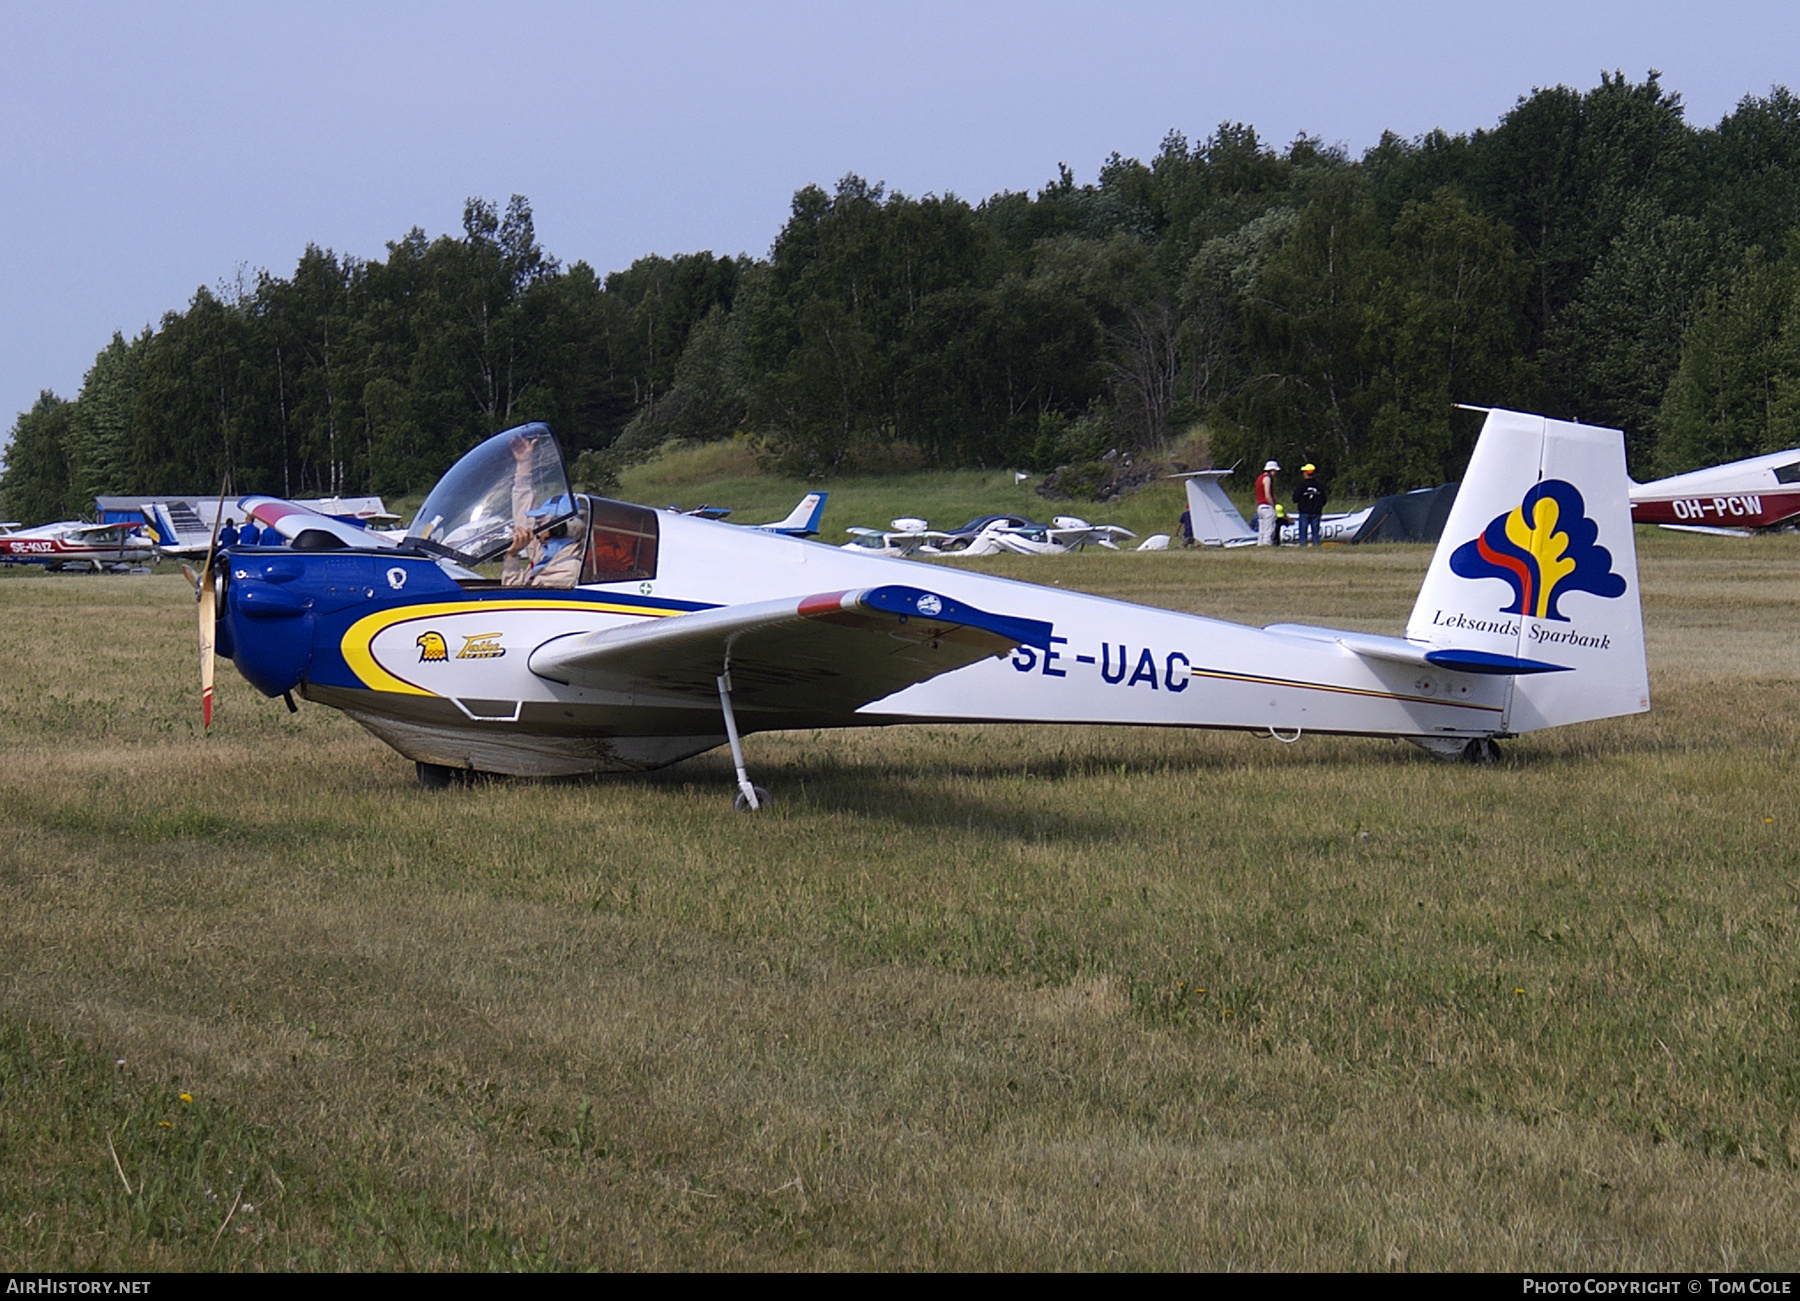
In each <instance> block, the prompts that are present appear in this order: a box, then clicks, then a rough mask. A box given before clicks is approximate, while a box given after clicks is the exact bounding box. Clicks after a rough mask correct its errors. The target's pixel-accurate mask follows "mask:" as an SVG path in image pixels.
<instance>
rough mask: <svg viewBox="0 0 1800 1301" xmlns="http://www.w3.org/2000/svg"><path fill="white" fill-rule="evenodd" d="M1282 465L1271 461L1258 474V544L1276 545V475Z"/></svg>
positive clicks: (1261, 545) (1260, 545)
mask: <svg viewBox="0 0 1800 1301" xmlns="http://www.w3.org/2000/svg"><path fill="white" fill-rule="evenodd" d="M1280 472H1281V466H1279V465H1278V464H1276V463H1275V462H1274V461H1270V462H1269V463H1268V464H1266V465H1264V466H1263V472H1262V473H1261V474H1259V475H1257V476H1256V545H1257V546H1259V547H1272V546H1274V545H1275V476H1276V475H1277V474H1279V473H1280Z"/></svg>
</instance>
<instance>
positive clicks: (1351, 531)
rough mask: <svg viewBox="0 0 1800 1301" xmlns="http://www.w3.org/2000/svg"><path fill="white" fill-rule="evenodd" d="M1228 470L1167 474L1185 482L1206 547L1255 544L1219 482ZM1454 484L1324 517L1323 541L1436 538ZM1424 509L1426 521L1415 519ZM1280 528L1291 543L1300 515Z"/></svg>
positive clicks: (1280, 523) (1192, 514) (1252, 532)
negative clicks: (1407, 525) (1371, 533)
mask: <svg viewBox="0 0 1800 1301" xmlns="http://www.w3.org/2000/svg"><path fill="white" fill-rule="evenodd" d="M1230 473H1231V471H1230V470H1189V471H1187V472H1186V473H1184V474H1172V475H1170V476H1169V477H1170V478H1171V479H1184V480H1186V485H1185V486H1186V488H1187V499H1188V518H1189V520H1191V521H1192V524H1193V529H1194V541H1195V542H1197V543H1199V544H1200V545H1202V546H1207V547H1248V546H1254V545H1256V530H1255V529H1253V528H1251V527H1250V525H1249V524H1248V523H1247V522H1246V521H1245V519H1244V517H1243V515H1242V513H1240V512H1239V510H1238V508H1237V506H1236V505H1235V504H1234V503H1233V502H1232V500H1231V498H1229V497H1227V496H1226V495H1225V489H1224V488H1223V487H1221V486H1220V484H1219V480H1221V479H1223V478H1224V477H1225V476H1226V475H1228V474H1230ZM1455 486H1456V485H1454V484H1446V485H1444V486H1443V487H1440V488H1415V489H1413V490H1412V491H1411V492H1405V493H1395V494H1392V495H1391V496H1387V497H1383V498H1381V499H1380V500H1379V501H1377V502H1376V503H1375V504H1374V505H1372V506H1364V507H1363V508H1362V509H1361V510H1357V511H1348V512H1345V513H1342V514H1335V515H1321V516H1320V517H1319V541H1321V542H1346V543H1348V542H1357V541H1369V540H1370V538H1369V537H1367V536H1365V535H1367V534H1369V533H1370V532H1371V531H1372V532H1373V535H1374V537H1376V538H1381V539H1384V540H1385V539H1387V538H1389V537H1393V536H1394V535H1395V534H1398V535H1399V536H1400V537H1406V538H1413V537H1417V538H1419V539H1420V540H1427V541H1436V540H1437V536H1438V535H1437V534H1436V533H1434V532H1432V531H1431V530H1430V528H1429V527H1426V526H1427V525H1432V526H1435V523H1437V522H1441V516H1440V515H1439V514H1438V513H1439V512H1443V511H1445V510H1446V509H1447V506H1446V505H1445V504H1444V503H1445V500H1454V489H1455ZM1446 490H1449V491H1448V496H1447V497H1445V496H1444V494H1446ZM1421 511H1422V512H1423V515H1424V518H1423V519H1419V518H1417V517H1418V516H1419V515H1420V513H1421ZM1409 519H1410V522H1411V524H1412V527H1405V526H1404V523H1403V522H1406V521H1409ZM1371 520H1373V524H1371ZM1276 527H1277V529H1278V530H1279V538H1280V541H1282V542H1284V543H1287V542H1298V541H1299V540H1300V520H1299V517H1298V516H1295V515H1289V516H1287V517H1286V518H1284V519H1278V520H1277V521H1276Z"/></svg>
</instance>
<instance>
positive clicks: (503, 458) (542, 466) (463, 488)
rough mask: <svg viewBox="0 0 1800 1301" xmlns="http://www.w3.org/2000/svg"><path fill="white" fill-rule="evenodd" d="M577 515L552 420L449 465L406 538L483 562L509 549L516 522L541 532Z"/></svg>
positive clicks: (470, 561)
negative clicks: (552, 429)
mask: <svg viewBox="0 0 1800 1301" xmlns="http://www.w3.org/2000/svg"><path fill="white" fill-rule="evenodd" d="M574 514H575V498H574V496H573V495H572V494H571V493H570V491H569V476H568V474H567V473H566V472H565V471H564V469H563V459H562V449H561V448H560V447H558V446H557V443H556V435H554V434H552V433H551V432H550V426H549V425H544V424H530V425H520V426H519V427H518V428H517V429H508V430H507V431H506V432H505V433H500V434H495V435H494V436H493V437H492V438H490V439H488V440H487V441H486V442H485V443H483V444H481V446H479V447H477V448H475V449H474V450H473V451H471V452H469V453H468V454H467V455H466V456H464V457H463V458H462V460H460V461H458V462H457V463H456V464H455V465H453V466H451V467H450V469H449V471H448V472H447V473H446V474H445V475H444V477H443V478H441V479H439V480H438V483H437V487H435V488H433V489H432V490H431V494H430V495H429V496H428V497H426V498H425V504H424V505H422V506H420V507H419V513H418V514H417V515H416V516H414V517H413V522H412V525H411V527H410V528H408V529H407V531H406V540H407V541H408V542H409V543H412V544H414V545H416V546H422V547H424V548H425V549H427V550H429V551H435V552H437V553H438V554H439V555H446V556H449V557H451V558H452V559H455V560H458V561H460V562H461V563H463V564H465V565H478V564H480V563H482V562H483V561H484V560H491V559H493V558H494V557H495V556H497V555H500V554H501V553H502V552H504V551H505V550H506V548H507V547H508V546H509V545H510V544H511V542H512V537H513V529H514V528H515V527H516V528H525V529H531V530H533V531H536V530H539V529H544V528H548V527H549V526H551V525H553V524H555V523H557V522H558V521H560V520H565V519H568V518H569V517H570V516H572V515H574Z"/></svg>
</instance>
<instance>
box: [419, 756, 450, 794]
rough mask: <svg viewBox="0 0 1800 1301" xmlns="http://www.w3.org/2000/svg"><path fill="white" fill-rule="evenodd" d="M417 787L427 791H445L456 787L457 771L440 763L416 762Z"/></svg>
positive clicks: (421, 760)
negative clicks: (417, 772)
mask: <svg viewBox="0 0 1800 1301" xmlns="http://www.w3.org/2000/svg"><path fill="white" fill-rule="evenodd" d="M416 766H417V768H418V770H419V785H421V786H423V787H424V788H425V789H426V790H428V791H447V790H449V789H450V788H451V787H452V786H454V785H456V779H457V770H456V769H454V768H451V767H449V766H448V765H446V764H441V763H426V762H425V761H424V760H423V759H420V760H418V761H417V764H416Z"/></svg>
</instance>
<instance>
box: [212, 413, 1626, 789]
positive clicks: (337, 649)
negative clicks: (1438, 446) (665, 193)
mask: <svg viewBox="0 0 1800 1301" xmlns="http://www.w3.org/2000/svg"><path fill="white" fill-rule="evenodd" d="M1625 489H1626V478H1625V459H1624V442H1623V438H1622V436H1621V435H1620V434H1619V433H1618V432H1617V431H1615V430H1607V429H1599V428H1595V427H1592V426H1583V425H1575V424H1567V423H1563V422H1560V421H1555V420H1548V419H1545V418H1543V417H1540V416H1533V415H1524V414H1519V413H1516V412H1510V411H1493V412H1490V413H1489V415H1488V416H1487V421H1486V424H1485V427H1484V429H1483V432H1482V435H1481V439H1480V442H1479V444H1478V445H1477V447H1476V449H1475V453H1474V457H1473V460H1472V461H1471V463H1470V466H1469V473H1468V477H1467V479H1466V480H1465V482H1464V486H1463V491H1462V493H1461V495H1460V496H1459V497H1458V499H1457V501H1456V504H1455V507H1454V513H1453V514H1452V517H1451V519H1450V523H1449V526H1448V528H1447V530H1446V532H1445V534H1444V538H1443V541H1442V543H1441V544H1440V545H1439V547H1438V549H1437V552H1436V554H1435V556H1434V557H1433V559H1432V562H1431V567H1430V569H1429V571H1428V572H1427V574H1426V578H1425V582H1424V585H1423V587H1422V589H1421V591H1420V593H1419V598H1418V602H1417V604H1416V605H1415V606H1414V607H1413V612H1412V616H1411V618H1410V620H1409V621H1408V623H1407V626H1406V629H1405V635H1404V636H1399V637H1387V636H1377V635H1373V634H1370V633H1363V632H1348V631H1340V630H1334V629H1329V628H1316V627H1307V626H1301V625H1290V624H1278V625H1275V626H1272V627H1268V628H1251V627H1245V626H1242V625H1237V624H1231V623H1225V622H1222V621H1219V620H1216V619H1208V618H1204V617H1201V616H1198V615H1191V614H1181V613H1177V612H1175V611H1171V610H1163V609H1155V608H1150V607H1146V606H1140V605H1133V604H1129V603H1127V602H1123V601H1115V600H1108V599H1105V598H1102V597H1098V596H1090V595H1084V594H1081V593H1077V592H1069V591H1064V590H1061V589H1059V588H1051V587H1043V586H1038V585H1034V584H1028V583H1020V582H1015V581H1012V580H1008V579H1003V578H998V577H994V576H991V575H987V574H982V573H978V572H972V571H968V570H962V569H935V568H934V569H931V570H922V569H920V568H919V566H917V565H916V564H912V563H908V562H904V561H895V560H889V559H886V558H883V557H880V556H872V555H858V554H855V553H854V552H849V551H844V550H842V549H840V548H837V547H830V546H824V545H820V544H817V543H810V542H804V541H800V540H797V539H794V538H789V537H783V536H780V535H777V534H765V533H760V532H757V531H753V530H748V529H741V528H734V527H732V526H731V525H728V524H719V523H715V522H712V521H708V520H702V519H693V518H689V517H687V516H682V515H672V514H670V513H669V512H667V511H658V510H652V509H648V508H645V507H640V506H632V505H628V504H626V503H623V502H616V501H609V500H606V499H603V498H598V497H585V496H584V497H575V496H573V495H572V494H570V492H569V489H568V482H567V479H566V477H565V475H564V472H563V465H562V459H561V456H560V453H559V452H558V450H557V445H556V442H555V440H554V438H552V437H551V435H550V432H549V430H548V429H547V428H545V427H544V426H542V425H531V426H524V427H522V428H520V429H517V430H512V431H509V432H507V433H504V434H499V435H496V436H495V437H494V438H491V439H489V440H488V441H487V442H485V443H483V444H481V445H480V446H478V447H476V448H475V449H474V450H473V451H471V452H470V453H468V454H467V455H466V456H465V457H464V458H463V459H462V460H461V461H459V462H458V463H457V464H456V465H455V466H453V467H452V468H451V470H450V471H449V473H448V474H446V475H445V476H444V478H443V479H442V480H441V481H440V482H439V483H438V485H437V486H436V487H435V488H434V489H433V490H432V492H431V494H430V495H429V496H428V497H427V498H426V500H425V503H424V505H423V506H421V507H420V509H419V514H418V516H417V517H416V518H415V519H414V521H413V523H412V526H411V528H410V529H409V531H408V533H409V536H408V540H407V541H406V542H405V543H403V544H400V545H387V546H378V545H370V544H369V539H370V538H371V537H372V536H374V535H371V534H369V533H367V532H366V531H363V530H356V529H353V528H352V527H351V526H348V525H344V524H342V523H341V522H340V521H335V520H331V519H330V518H329V517H327V516H322V515H318V514H316V513H314V512H310V511H307V510H305V509H304V508H301V507H296V506H294V505H293V504H292V503H289V502H281V501H278V500H275V499H272V498H246V499H244V500H243V501H242V502H241V503H240V505H241V506H242V508H243V509H246V510H248V511H249V512H250V513H251V514H252V515H253V516H254V517H255V518H257V519H258V520H259V521H262V522H263V523H264V524H268V525H271V526H273V527H274V528H275V529H276V530H277V531H278V532H279V533H280V534H281V535H282V536H283V537H285V538H287V539H288V545H287V546H283V547H251V548H243V547H234V548H227V549H225V550H224V551H223V552H222V553H221V554H220V555H218V556H217V557H215V558H214V559H213V560H212V562H211V563H209V565H208V567H207V569H206V571H205V573H204V575H202V576H201V579H200V582H199V584H198V587H199V593H200V598H201V602H200V608H201V642H202V681H203V683H207V684H210V681H211V677H210V674H211V659H210V657H209V655H208V653H207V649H206V648H207V647H208V646H209V645H211V644H213V643H214V642H215V639H216V645H217V650H218V653H220V654H223V655H226V656H228V657H230V658H231V659H232V660H233V661H234V663H235V664H236V666H237V669H238V671H239V672H240V673H241V674H242V675H243V676H244V677H245V678H246V679H247V680H248V681H249V682H250V683H251V684H252V685H253V686H255V687H256V688H257V689H258V690H260V691H261V692H262V693H263V694H265V695H267V696H271V697H274V696H284V695H286V696H287V697H288V702H289V704H290V705H292V703H293V700H292V694H290V693H298V694H299V695H301V696H303V697H305V698H306V699H308V700H311V701H315V702H317V703H319V704H324V705H329V706H331V707H333V708H337V709H341V710H343V711H344V713H346V714H347V715H349V716H350V717H351V718H352V719H354V720H355V721H356V722H358V723H360V724H361V725H362V726H364V727H365V728H367V729H368V730H369V731H370V732H372V733H374V734H375V735H376V736H378V737H380V738H381V739H382V740H383V741H386V742H387V743H388V744H389V745H391V746H392V747H393V748H394V749H396V750H398V751H399V752H400V753H401V754H403V755H405V756H406V757H408V758H410V759H412V760H414V761H415V762H416V763H417V765H418V771H419V776H420V779H421V781H422V782H424V783H425V784H427V785H434V784H444V783H447V782H448V781H450V780H452V778H453V777H454V775H455V773H456V771H457V770H470V769H473V770H477V771H483V772H492V773H507V774H515V775H524V776H533V775H551V774H567V773H583V772H604V771H622V770H634V769H645V768H654V767H658V766H660V765H663V764H669V763H673V762H676V761H677V760H680V759H684V758H687V757H688V756H690V755H695V754H699V753H701V752H702V751H705V750H710V749H712V748H714V747H715V746H718V745H721V744H724V745H728V746H729V747H730V748H731V752H732V758H733V761H734V764H735V766H736V772H737V786H738V792H739V794H738V801H739V803H740V805H741V806H743V807H747V808H757V807H760V806H761V805H762V804H763V803H765V802H766V800H767V793H766V792H764V791H762V790H761V789H760V788H758V787H756V786H754V785H753V784H752V783H751V781H750V780H749V778H748V776H747V774H746V769H745V759H744V750H743V745H742V737H743V736H744V735H746V734H749V733H753V732H759V731H765V730H771V729H790V728H820V727H862V726H871V725H879V724H887V723H909V722H921V721H926V720H942V721H957V722H1040V723H1117V724H1130V725H1137V726H1165V727H1194V728H1228V729H1237V730H1243V731H1253V732H1266V733H1268V734H1270V735H1272V736H1275V737H1278V738H1280V739H1281V740H1283V741H1294V740H1297V739H1298V738H1299V737H1300V735H1301V734H1302V733H1303V732H1309V731H1310V732H1323V733H1339V734H1352V735H1362V736H1385V737H1397V738H1404V739H1406V740H1409V741H1413V742H1416V743H1417V744H1418V745H1420V746H1422V747H1424V748H1425V749H1427V750H1429V751H1431V752H1432V753H1434V754H1437V755H1440V756H1443V757H1456V756H1458V755H1463V756H1466V757H1470V758H1481V757H1491V756H1492V755H1493V753H1494V751H1495V746H1494V741H1495V739H1496V738H1499V737H1505V736H1510V735H1513V734H1516V733H1521V732H1528V731H1532V730H1534V729H1537V728H1543V727H1550V726H1555V725H1558V724H1563V723H1573V722H1579V721H1582V720H1585V719H1594V718H1605V717H1611V716H1614V715H1622V714H1632V713H1637V712H1640V711H1642V710H1645V709H1648V708H1649V705H1650V700H1649V687H1648V679H1647V671H1646V666H1645V660H1644V639H1643V625H1642V619H1641V616H1640V612H1639V608H1640V607H1639V593H1638V582H1637V561H1636V552H1635V549H1634V546H1633V537H1632V531H1631V523H1630V518H1629V505H1628V503H1627V501H1626V491H1625ZM521 521H523V523H521ZM528 537H535V538H537V539H538V540H539V545H541V546H542V547H543V548H544V557H543V558H541V559H532V555H533V553H531V552H530V551H525V552H520V551H519V550H518V548H519V547H520V546H521V545H522V539H525V538H528ZM558 540H563V541H565V542H566V543H567V544H568V545H574V546H579V547H580V548H581V550H580V551H579V552H576V553H574V555H575V556H576V557H578V558H579V560H580V568H579V576H578V580H579V581H578V583H577V584H576V585H575V586H573V587H568V588H559V587H550V586H534V585H532V583H533V582H534V581H535V580H534V578H533V575H534V574H536V573H539V572H540V571H539V569H538V566H539V565H542V566H544V568H543V569H542V571H541V572H542V573H545V574H547V573H549V572H550V571H551V569H553V568H554V567H555V566H557V565H559V564H562V563H564V560H565V558H567V557H569V556H570V554H571V553H569V552H568V551H567V549H566V547H565V549H564V550H563V551H560V552H557V553H556V555H555V556H551V555H550V553H549V549H550V548H551V547H552V546H553V545H554V543H555V542H557V541H558ZM503 553H505V554H506V555H507V560H506V567H505V568H504V569H503V571H502V576H501V577H500V578H498V579H496V578H494V577H491V576H486V575H483V574H482V573H480V572H478V567H479V566H483V565H485V564H487V563H489V562H491V561H492V560H494V559H495V558H497V557H499V556H501V555H502V554H503ZM527 560H531V567H530V568H525V567H524V566H525V563H526V561H527ZM567 572H569V573H570V575H571V577H573V576H575V575H574V569H573V567H570V568H569V569H568V570H567ZM215 610H216V618H215V617H214V613H213V612H214V611H215ZM208 690H209V691H210V686H209V687H208ZM207 699H208V700H209V701H210V696H208V697H207Z"/></svg>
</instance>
